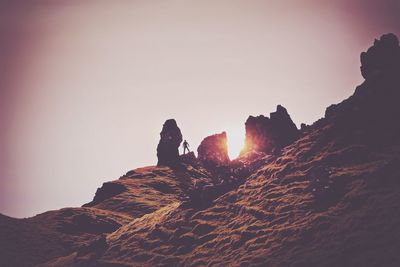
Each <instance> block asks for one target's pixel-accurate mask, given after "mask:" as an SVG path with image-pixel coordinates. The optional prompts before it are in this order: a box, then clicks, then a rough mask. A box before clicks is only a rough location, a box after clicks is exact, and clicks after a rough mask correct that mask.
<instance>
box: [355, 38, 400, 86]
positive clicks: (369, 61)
mask: <svg viewBox="0 0 400 267" xmlns="http://www.w3.org/2000/svg"><path fill="white" fill-rule="evenodd" d="M360 59H361V74H362V76H363V77H364V78H365V79H369V78H372V77H374V76H376V75H379V74H381V73H387V72H390V71H391V70H398V69H400V47H399V39H398V38H397V36H396V35H394V34H392V33H388V34H385V35H382V36H381V38H380V39H379V40H377V39H375V42H374V45H373V46H372V47H370V48H369V49H368V50H367V52H363V53H361V56H360Z"/></svg>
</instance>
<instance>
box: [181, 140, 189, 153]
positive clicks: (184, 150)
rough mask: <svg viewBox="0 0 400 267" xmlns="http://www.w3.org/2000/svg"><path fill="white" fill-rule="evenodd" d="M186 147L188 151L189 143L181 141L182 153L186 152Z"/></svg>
mask: <svg viewBox="0 0 400 267" xmlns="http://www.w3.org/2000/svg"><path fill="white" fill-rule="evenodd" d="M186 149H187V151H188V152H190V150H189V143H188V142H187V141H186V140H185V141H183V154H186Z"/></svg>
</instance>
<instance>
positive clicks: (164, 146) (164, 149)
mask: <svg viewBox="0 0 400 267" xmlns="http://www.w3.org/2000/svg"><path fill="white" fill-rule="evenodd" d="M181 142H182V133H181V130H180V129H179V127H178V125H177V124H176V121H175V120H174V119H169V120H167V121H165V123H164V125H163V128H162V131H161V133H160V142H159V143H158V146H157V158H158V163H157V165H158V166H170V167H173V166H176V165H177V164H178V163H179V146H180V145H181Z"/></svg>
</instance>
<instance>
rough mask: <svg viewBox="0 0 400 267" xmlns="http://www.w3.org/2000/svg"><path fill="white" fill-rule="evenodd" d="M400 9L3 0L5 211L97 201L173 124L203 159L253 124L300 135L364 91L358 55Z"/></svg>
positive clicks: (382, 2) (397, 4)
mask: <svg viewBox="0 0 400 267" xmlns="http://www.w3.org/2000/svg"><path fill="white" fill-rule="evenodd" d="M398 14H400V1H397V0H379V1H378V0H376V1H372V0H353V1H351V0H338V1H323V0H305V1H300V0H296V1H294V0H293V1H288V0H286V1H285V0H280V1H261V0H260V1H254V0H243V1H237V0H229V1H228V0H193V1H184V0H163V1H161V0H142V1H141V0H137V1H123V0H120V1H106V0H104V1H101V0H98V1H63V0H58V1H51V0H48V1H36V0H29V1H28V0H27V1H4V0H0V123H1V127H0V213H3V214H6V215H9V216H13V217H19V218H20V217H29V216H33V215H35V214H38V213H42V212H44V211H46V210H52V209H59V208H62V207H77V206H81V205H82V204H84V203H87V202H89V201H91V200H92V198H93V196H94V193H95V191H96V188H97V187H100V186H101V184H102V183H103V182H106V181H110V180H115V179H118V178H119V177H120V176H121V175H123V174H125V173H126V172H127V171H129V170H131V169H134V168H137V167H142V166H148V165H155V163H156V161H157V159H156V146H157V143H158V141H159V133H160V131H161V128H162V124H163V123H164V121H165V120H166V119H170V118H174V119H176V121H177V123H178V126H179V127H180V129H181V131H182V133H183V135H184V138H185V139H187V140H188V142H189V144H190V146H191V148H192V149H196V148H197V146H198V145H199V143H200V142H201V140H202V139H203V138H204V137H206V136H208V135H211V134H215V133H220V132H222V131H226V132H227V135H228V145H229V149H230V155H231V156H232V157H234V156H235V154H236V155H237V153H238V151H239V150H240V148H241V145H242V144H243V139H244V122H245V121H246V119H247V117H248V116H249V115H260V114H264V115H268V114H269V113H270V112H272V111H275V108H276V105H277V104H281V105H283V106H284V107H286V108H287V110H288V112H289V114H290V115H291V117H292V119H293V120H294V122H295V123H296V124H297V125H298V126H299V125H300V123H302V122H304V123H307V124H311V123H312V122H314V121H315V120H317V119H319V118H321V117H322V116H323V115H324V111H325V108H326V107H327V106H329V105H330V104H333V103H338V102H340V101H342V100H343V99H345V98H347V97H348V96H350V95H351V94H352V93H353V91H354V89H355V87H356V86H357V85H359V84H360V83H362V81H363V79H362V77H361V74H360V71H359V67H360V63H359V55H360V53H361V52H362V51H365V50H366V49H367V48H368V47H369V46H370V45H371V44H372V43H373V40H374V38H378V37H379V36H380V35H382V34H384V33H387V32H394V33H396V34H398V35H399V33H400V18H399V15H398Z"/></svg>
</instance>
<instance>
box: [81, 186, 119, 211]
mask: <svg viewBox="0 0 400 267" xmlns="http://www.w3.org/2000/svg"><path fill="white" fill-rule="evenodd" d="M126 190H127V189H126V187H125V186H124V185H122V184H119V183H110V182H107V183H103V186H102V187H100V188H97V191H96V194H95V196H94V198H93V201H92V202H90V203H87V204H85V205H83V206H84V207H91V206H94V205H96V204H98V203H100V202H102V201H104V200H106V199H108V198H111V197H113V196H116V195H118V194H121V193H122V192H124V191H126Z"/></svg>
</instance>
